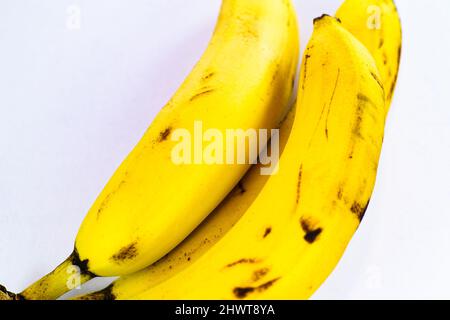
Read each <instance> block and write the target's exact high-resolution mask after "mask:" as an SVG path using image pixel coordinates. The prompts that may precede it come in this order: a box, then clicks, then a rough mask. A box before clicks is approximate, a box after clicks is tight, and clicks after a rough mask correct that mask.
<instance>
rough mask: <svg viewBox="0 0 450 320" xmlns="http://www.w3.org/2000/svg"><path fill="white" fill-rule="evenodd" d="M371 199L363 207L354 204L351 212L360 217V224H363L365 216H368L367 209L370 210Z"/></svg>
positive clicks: (356, 203)
mask: <svg viewBox="0 0 450 320" xmlns="http://www.w3.org/2000/svg"><path fill="white" fill-rule="evenodd" d="M369 204H370V199H369V200H368V201H367V204H366V205H361V204H360V203H358V202H356V201H355V202H354V203H353V205H352V207H351V208H350V210H351V212H352V213H353V214H355V215H356V216H357V217H358V220H359V222H362V220H363V219H364V216H365V214H366V211H367V209H368V208H369Z"/></svg>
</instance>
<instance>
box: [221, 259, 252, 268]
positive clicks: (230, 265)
mask: <svg viewBox="0 0 450 320" xmlns="http://www.w3.org/2000/svg"><path fill="white" fill-rule="evenodd" d="M259 262H261V260H258V259H254V258H250V259H247V258H243V259H240V260H238V261H235V262H232V263H230V264H227V265H226V267H227V268H231V267H234V266H237V265H240V264H254V263H259Z"/></svg>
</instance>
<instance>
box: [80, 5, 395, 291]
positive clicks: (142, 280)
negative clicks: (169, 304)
mask: <svg viewBox="0 0 450 320" xmlns="http://www.w3.org/2000/svg"><path fill="white" fill-rule="evenodd" d="M356 4H357V6H355V1H353V0H347V1H346V2H345V3H344V4H343V5H342V8H341V10H339V11H338V15H340V19H341V20H343V23H342V24H343V25H344V26H345V27H346V29H347V30H348V31H350V32H351V33H352V34H353V35H355V36H356V37H357V38H358V40H360V41H361V42H362V43H363V44H365V46H366V47H367V48H368V49H370V51H371V54H372V55H373V57H374V58H375V62H376V64H377V66H378V69H379V71H380V75H381V79H382V81H383V83H384V86H385V87H386V88H394V87H395V80H396V79H397V72H398V68H399V63H398V59H397V58H399V57H397V54H398V51H397V49H396V48H401V27H400V24H399V21H400V19H399V17H398V13H397V11H396V10H395V5H394V3H393V1H378V0H377V1H370V2H369V1H366V2H364V1H356ZM371 5H378V7H379V8H381V9H382V12H381V13H382V17H383V21H384V23H382V24H381V25H380V27H381V31H378V30H377V31H374V30H373V29H370V28H368V27H367V23H368V19H369V16H368V11H370V10H368V9H369V8H370V6H371ZM350 8H352V10H349V9H350ZM369 13H370V12H369ZM386 37H388V38H389V39H388V40H387V41H386V40H384V39H383V38H386ZM380 43H383V44H384V45H383V46H380V45H379V44H380ZM386 45H389V46H390V48H392V49H391V50H387V49H386V48H385V46H386ZM386 52H388V53H386ZM386 54H388V56H389V59H386V58H385V55H386ZM391 72H394V76H389V75H390V73H391ZM385 93H386V96H387V95H388V94H389V93H390V91H389V90H386V91H385ZM386 99H388V97H386ZM386 104H387V106H388V102H386ZM294 112H295V111H294V110H291V112H290V114H289V117H288V118H287V119H286V121H285V123H284V124H283V125H282V126H281V129H280V146H281V147H284V145H285V143H286V140H287V137H288V133H289V132H290V130H291V127H292V122H293V116H294ZM258 170H259V168H258V167H254V168H252V169H251V170H250V171H249V173H248V174H247V175H246V176H245V177H244V179H243V180H242V185H241V187H236V189H235V190H234V191H232V193H231V194H230V195H229V196H228V197H227V198H226V199H225V200H224V202H223V203H222V204H221V205H220V207H219V208H218V209H216V210H215V211H214V212H213V213H212V214H211V215H210V217H208V219H206V220H205V221H204V222H203V223H202V225H201V226H200V227H199V228H197V229H196V230H195V232H194V233H193V234H192V235H191V236H190V237H188V238H187V239H186V240H184V241H183V242H182V244H180V245H179V246H178V247H177V248H176V249H174V250H173V251H172V252H171V253H170V254H169V255H168V256H167V257H165V258H164V259H162V260H160V261H159V262H158V263H156V264H154V265H152V266H150V267H148V268H146V269H145V270H143V271H140V272H138V273H136V274H133V275H130V276H125V277H122V278H120V279H118V280H117V281H115V282H114V283H113V284H112V285H111V286H109V287H108V288H106V289H104V290H101V291H99V292H95V293H92V294H88V295H85V296H82V297H79V299H87V300H90V299H95V300H96V299H102V300H103V299H119V300H120V299H126V298H128V297H133V296H135V295H137V294H139V293H140V292H144V291H145V290H146V289H147V290H148V289H150V288H151V287H153V286H155V285H156V284H158V283H160V282H162V281H164V280H165V279H169V278H170V277H172V276H173V275H175V274H176V273H178V272H179V271H181V270H183V269H184V268H186V267H187V266H189V265H190V264H192V263H193V262H195V261H196V260H197V259H198V258H199V257H201V256H202V255H203V254H204V253H205V252H207V250H208V249H209V248H211V247H212V246H213V245H214V244H215V243H217V241H219V240H220V239H221V238H222V237H223V235H224V234H225V233H226V231H228V230H229V229H230V228H231V227H232V226H233V225H234V224H235V223H236V221H237V220H238V219H239V218H240V217H241V216H242V214H243V213H244V212H245V210H246V209H247V208H248V207H249V206H250V204H251V202H252V201H253V199H254V198H255V197H256V195H257V194H258V193H259V191H260V190H261V189H262V188H263V186H264V185H265V183H266V181H267V176H261V175H259V171H258ZM242 186H244V187H245V190H246V193H242ZM211 235H213V236H211ZM205 239H208V241H205Z"/></svg>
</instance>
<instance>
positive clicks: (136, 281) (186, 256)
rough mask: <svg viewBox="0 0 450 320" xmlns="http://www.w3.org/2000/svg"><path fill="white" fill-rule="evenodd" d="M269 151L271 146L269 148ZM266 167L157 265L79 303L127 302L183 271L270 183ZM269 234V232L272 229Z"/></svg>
mask: <svg viewBox="0 0 450 320" xmlns="http://www.w3.org/2000/svg"><path fill="white" fill-rule="evenodd" d="M294 115H295V110H294V109H291V110H290V112H289V113H288V115H287V116H286V118H285V119H284V120H283V123H282V124H281V127H280V136H279V138H280V140H279V146H280V152H281V153H282V152H283V149H284V146H285V145H286V142H287V140H288V137H289V133H290V131H291V128H292V124H293V122H294ZM268 149H269V152H270V144H269V145H268ZM262 167H263V165H261V164H257V165H255V166H253V167H252V168H251V169H250V170H249V171H248V172H247V174H246V175H245V176H244V178H243V179H242V180H241V181H240V182H239V183H238V185H237V186H236V187H235V188H234V189H233V191H232V192H231V193H230V194H229V195H228V196H227V197H226V198H225V200H224V201H223V202H222V203H221V204H220V205H219V206H218V207H217V208H216V209H215V210H214V211H213V212H212V213H211V214H210V215H209V216H208V218H206V219H205V220H204V221H203V222H202V224H201V225H200V226H198V227H197V229H195V230H194V231H193V232H192V234H190V235H189V237H187V238H186V239H185V240H184V241H183V242H182V243H180V244H179V245H178V246H177V247H176V248H175V249H173V250H172V251H171V252H170V253H169V254H167V255H166V256H165V257H164V258H162V259H161V260H159V261H158V262H156V263H155V264H153V265H151V266H149V267H147V268H145V269H143V270H141V271H139V272H136V273H133V274H131V275H128V276H123V277H120V278H119V279H117V280H116V281H114V282H113V283H112V284H111V285H110V286H108V287H107V288H105V289H103V290H100V291H98V292H94V293H91V294H87V295H83V296H80V297H77V298H75V299H76V300H124V299H127V298H131V297H133V296H135V295H137V294H140V293H142V292H144V291H146V290H148V289H149V288H152V287H154V286H156V285H157V284H159V283H161V282H163V281H165V280H167V279H169V278H171V277H172V276H174V275H176V274H177V273H179V272H180V271H182V270H184V269H185V268H187V267H188V266H190V265H191V264H193V263H194V262H195V261H197V260H198V259H199V258H200V257H201V256H203V255H204V254H205V253H206V252H207V251H208V250H209V249H210V248H211V247H213V246H214V245H215V244H216V243H217V242H218V241H219V240H220V239H222V237H223V236H224V235H225V234H226V233H227V232H228V231H229V230H230V229H231V228H232V227H233V226H234V225H235V224H236V222H237V221H238V220H239V219H240V218H241V217H242V215H243V214H244V213H245V212H246V210H247V209H248V208H249V207H250V205H251V204H252V202H253V201H254V199H255V198H256V197H257V196H258V194H259V192H260V191H261V189H262V188H263V187H264V185H265V183H266V181H267V180H268V178H269V176H268V175H261V168H262ZM267 232H270V231H269V230H268V231H267Z"/></svg>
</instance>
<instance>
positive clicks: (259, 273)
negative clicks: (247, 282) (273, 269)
mask: <svg viewBox="0 0 450 320" xmlns="http://www.w3.org/2000/svg"><path fill="white" fill-rule="evenodd" d="M269 271H270V269H269V268H262V269H258V270H256V271H255V272H253V278H252V280H253V281H254V282H258V281H259V280H261V279H262V278H264V277H265V276H266V275H267V274H268V273H269Z"/></svg>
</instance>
